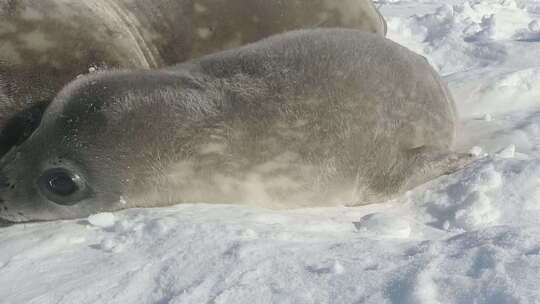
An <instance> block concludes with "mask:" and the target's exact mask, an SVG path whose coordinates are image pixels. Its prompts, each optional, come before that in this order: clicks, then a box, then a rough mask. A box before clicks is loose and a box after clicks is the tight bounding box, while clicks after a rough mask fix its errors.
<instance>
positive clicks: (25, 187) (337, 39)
mask: <svg viewBox="0 0 540 304" xmlns="http://www.w3.org/2000/svg"><path fill="white" fill-rule="evenodd" d="M455 124H456V111H455V107H454V103H453V100H452V98H451V96H450V95H449V93H448V91H447V89H446V87H445V85H444V84H443V82H442V81H441V79H440V77H439V76H438V75H437V74H436V73H435V71H434V70H433V68H432V67H431V66H430V65H429V64H428V63H427V61H426V60H425V59H424V58H423V57H422V56H419V55H417V54H415V53H413V52H411V51H410V50H408V49H406V48H404V47H402V46H400V45H398V44H396V43H394V42H392V41H390V40H388V39H385V38H383V37H380V36H377V35H374V34H371V33H366V32H362V31H357V30H346V29H315V30H301V31H294V32H289V33H285V34H281V35H276V36H273V37H270V38H268V39H264V40H262V41H259V42H256V43H253V44H250V45H247V46H244V47H241V48H238V49H234V50H228V51H223V52H219V53H216V54H211V55H208V56H204V57H201V58H198V59H194V60H190V61H188V62H185V63H182V64H179V65H176V66H172V67H170V68H167V69H162V70H146V71H145V70H139V71H129V70H128V71H109V72H101V73H95V74H93V75H89V76H86V77H83V78H80V79H77V80H75V81H74V82H72V83H70V84H69V85H67V86H66V87H65V88H64V89H63V90H62V91H61V92H60V93H59V94H58V95H57V96H56V97H55V99H54V100H53V101H52V103H51V104H50V105H49V107H48V108H47V110H46V112H45V114H44V117H43V120H42V122H41V124H40V125H39V127H38V129H37V130H36V131H35V132H34V133H33V134H32V135H31V136H30V138H28V139H27V140H26V141H25V142H23V143H22V144H21V145H20V146H18V147H16V148H15V149H13V150H11V151H10V152H9V153H8V154H6V155H5V156H4V157H3V158H2V160H1V161H0V172H1V173H0V176H1V179H2V183H3V189H2V190H1V191H0V198H1V200H0V217H2V218H4V219H7V220H10V221H14V222H16V221H27V220H38V219H39V220H52V219H61V218H75V217H84V216H87V215H89V214H92V213H96V212H103V211H112V210H118V209H123V208H129V207H155V206H164V205H170V204H177V203H199V202H202V203H235V204H249V205H257V206H262V207H267V208H298V207H313V206H340V205H347V206H350V205H358V204H365V203H373V202H380V201H384V200H387V199H389V198H392V197H393V196H395V195H398V194H399V193H402V192H403V191H406V190H408V189H411V188H412V187H414V186H417V185H419V184H421V183H423V182H425V181H428V180H430V179H433V178H435V177H438V176H440V175H443V174H446V173H450V172H453V171H455V170H458V169H460V168H462V167H463V166H465V165H466V164H468V163H469V162H470V161H471V157H470V156H469V155H468V154H458V153H455V152H452V151H451V148H452V145H453V142H454V137H455Z"/></svg>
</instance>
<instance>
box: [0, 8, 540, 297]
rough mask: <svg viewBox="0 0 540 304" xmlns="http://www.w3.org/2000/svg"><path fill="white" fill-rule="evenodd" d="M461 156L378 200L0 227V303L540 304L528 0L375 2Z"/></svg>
mask: <svg viewBox="0 0 540 304" xmlns="http://www.w3.org/2000/svg"><path fill="white" fill-rule="evenodd" d="M377 5H378V6H379V7H380V9H381V11H382V13H383V15H384V16H385V18H386V19H387V21H388V29H389V33H388V37H389V38H390V39H393V40H395V41H397V42H399V43H401V44H403V45H405V46H407V47H409V48H410V49H412V50H414V51H416V52H418V53H420V54H422V55H424V56H426V57H427V58H428V60H429V61H430V63H431V64H432V65H433V66H434V67H435V68H436V69H437V71H438V72H439V73H441V75H443V76H444V78H445V80H446V81H447V82H448V85H449V87H450V89H451V91H452V93H453V95H454V98H455V99H456V102H457V104H458V108H459V112H460V116H461V120H462V121H461V124H460V129H459V132H458V134H459V135H458V137H459V142H458V147H457V148H458V150H460V151H465V152H466V151H469V152H470V153H471V154H473V155H475V156H477V158H478V160H477V161H476V162H475V163H474V164H473V165H471V166H470V167H468V168H466V169H464V170H462V171H460V172H457V173H454V174H452V175H449V176H443V177H441V178H439V179H437V180H435V181H432V182H429V183H427V184H425V185H423V186H420V187H418V188H416V189H414V190H412V191H410V192H408V193H406V194H405V195H403V196H402V197H400V198H398V199H395V200H393V201H389V202H385V203H382V204H374V205H367V206H360V207H354V208H320V209H302V210H292V211H272V210H266V209H260V208H255V207H246V206H234V205H229V206H224V205H205V204H200V205H178V206H172V207H168V208H159V209H133V210H125V211H122V212H116V213H104V214H96V215H92V216H91V217H89V218H87V219H80V220H71V221H56V222H47V223H39V224H37V223H36V224H25V225H15V226H10V227H6V228H2V229H0V302H1V303H14V304H20V303H70V304H71V303H81V304H82V303H156V304H157V303H160V304H165V303H216V304H219V303H239V304H241V303H297V304H299V303H540V287H539V286H540V3H539V2H537V0H528V1H527V0H523V1H517V0H485V1H476V0H470V1H463V0H461V1H458V0H453V1H442V0H441V1H429V0H402V1H399V0H380V1H377Z"/></svg>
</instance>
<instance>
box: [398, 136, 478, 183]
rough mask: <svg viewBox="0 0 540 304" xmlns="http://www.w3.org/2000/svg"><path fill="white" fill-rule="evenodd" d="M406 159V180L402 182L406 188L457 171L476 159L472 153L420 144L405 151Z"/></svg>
mask: <svg viewBox="0 0 540 304" xmlns="http://www.w3.org/2000/svg"><path fill="white" fill-rule="evenodd" d="M406 157H407V158H408V161H407V162H405V164H407V168H405V170H404V172H406V173H407V174H408V176H407V178H406V179H405V180H406V181H407V182H406V183H404V184H402V186H401V188H402V189H403V190H408V189H411V188H413V187H416V186H418V185H421V184H423V183H426V182H428V181H430V180H433V179H435V178H437V177H439V176H442V175H447V174H452V173H454V172H457V171H459V170H461V169H463V168H465V167H467V166H468V165H470V164H471V163H472V162H474V161H475V160H476V157H474V156H473V155H472V154H469V153H457V152H452V151H448V150H444V149H441V148H438V147H431V146H421V147H418V148H414V149H410V150H408V151H406Z"/></svg>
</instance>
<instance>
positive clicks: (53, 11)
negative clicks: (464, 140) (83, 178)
mask: <svg viewBox="0 0 540 304" xmlns="http://www.w3.org/2000/svg"><path fill="white" fill-rule="evenodd" d="M316 26H319V27H347V28H356V29H361V30H366V31H369V32H374V33H378V34H380V35H384V33H385V23H384V19H382V17H381V16H380V14H379V13H378V12H377V10H376V9H375V7H374V6H373V3H372V2H371V0H300V1H297V0H295V1H290V0H271V1H269V0H226V1H216V0H84V1H83V0H0V79H1V78H3V80H4V84H3V86H4V91H5V94H7V95H8V96H9V97H10V102H9V103H6V102H2V103H0V112H1V113H2V115H1V116H0V131H2V130H4V128H5V126H6V124H8V123H10V119H12V118H13V117H15V116H17V115H20V113H21V111H26V110H27V109H29V108H32V107H34V106H35V104H36V103H37V102H41V101H45V102H49V101H50V100H51V99H52V98H53V97H54V96H55V95H56V94H57V93H58V91H59V90H60V89H61V88H62V87H63V86H64V85H65V84H66V83H68V82H69V81H71V80H73V79H74V78H75V77H76V76H77V75H79V74H84V73H87V72H88V68H89V67H91V66H98V67H104V68H161V67H165V66H169V65H171V64H176V63H178V62H183V61H185V60H188V59H190V58H195V57H198V56H201V55H206V54H209V53H213V52H216V51H220V50H224V49H228V48H234V47H238V46H240V45H244V44H246V43H249V42H254V41H257V40H259V39H262V38H265V37H267V36H270V35H272V34H276V33H281V32H284V31H289V30H293V29H299V28H310V27H316ZM12 135H13V134H10V136H12ZM0 142H10V141H9V140H8V141H6V140H5V138H4V137H3V136H2V135H0ZM0 145H2V144H1V143H0ZM9 148H10V146H7V147H6V145H5V144H4V145H3V146H0V153H1V151H2V150H8V149H9ZM2 154H3V153H1V154H0V156H1V155H2Z"/></svg>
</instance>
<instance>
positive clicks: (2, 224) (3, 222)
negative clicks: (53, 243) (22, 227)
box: [0, 217, 52, 228]
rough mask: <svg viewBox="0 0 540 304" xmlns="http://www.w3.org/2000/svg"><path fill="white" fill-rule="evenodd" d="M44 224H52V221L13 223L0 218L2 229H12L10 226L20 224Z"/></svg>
mask: <svg viewBox="0 0 540 304" xmlns="http://www.w3.org/2000/svg"><path fill="white" fill-rule="evenodd" d="M43 222H52V220H30V221H22V222H13V221H10V220H6V219H4V218H1V217H0V228H5V227H10V226H14V225H19V224H34V223H43Z"/></svg>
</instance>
